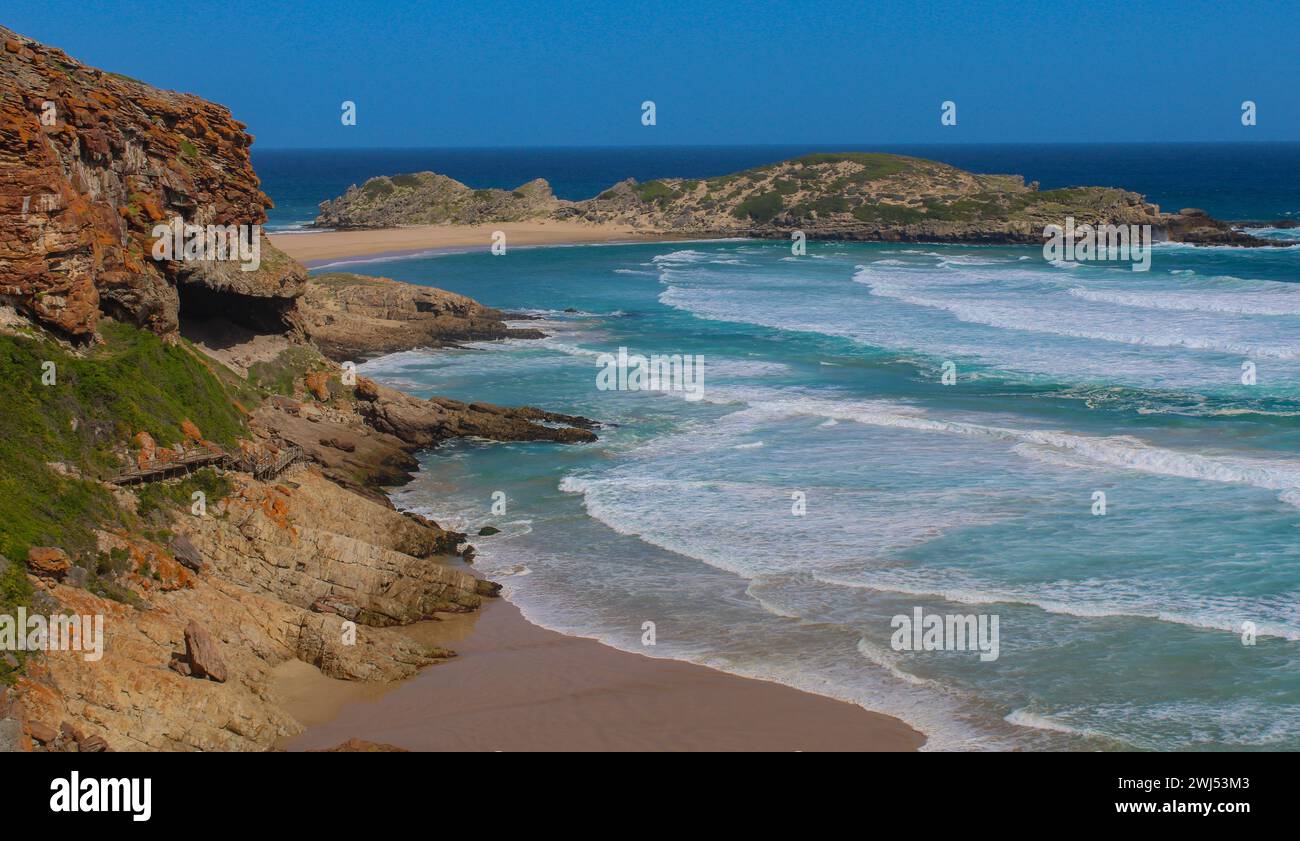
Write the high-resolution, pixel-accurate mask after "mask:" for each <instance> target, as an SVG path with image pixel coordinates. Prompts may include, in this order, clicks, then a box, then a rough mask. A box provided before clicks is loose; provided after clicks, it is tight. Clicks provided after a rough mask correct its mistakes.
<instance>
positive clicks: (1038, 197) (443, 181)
mask: <svg viewBox="0 0 1300 841" xmlns="http://www.w3.org/2000/svg"><path fill="white" fill-rule="evenodd" d="M1066 217H1073V218H1074V219H1075V220H1076V221H1077V222H1079V223H1089V224H1104V223H1110V224H1135V225H1151V226H1152V227H1153V229H1154V230H1155V231H1157V232H1159V234H1158V235H1159V236H1163V237H1165V238H1168V239H1173V240H1182V241H1188V242H1214V243H1233V244H1244V245H1266V244H1268V243H1266V242H1263V241H1260V240H1256V239H1255V238H1253V237H1250V236H1248V235H1246V234H1241V233H1238V232H1236V231H1234V230H1233V229H1232V227H1231V226H1230V225H1227V224H1226V223H1223V222H1220V221H1218V220H1214V219H1211V218H1209V217H1208V216H1205V215H1204V214H1203V213H1199V212H1198V213H1189V214H1169V213H1162V212H1161V211H1160V208H1159V207H1157V206H1155V205H1153V204H1150V203H1149V202H1147V201H1146V200H1145V199H1144V198H1143V197H1142V196H1141V195H1139V194H1137V193H1133V192H1129V191H1126V190H1119V189H1114V188H1109V187H1072V188H1068V189H1061V190H1041V191H1040V190H1039V189H1038V187H1037V184H1026V183H1025V181H1024V179H1023V178H1022V177H1021V176H1018V175H980V174H976V173H971V172H965V171H963V170H960V169H957V168H956V167H952V166H948V165H947V164H942V163H937V162H935V161H927V160H923V159H920V158H912V157H905V156H902V155H887V154H878V153H864V152H849V153H840V154H813V155H805V156H803V157H799V158H794V159H792V160H787V161H780V162H778V163H774V164H769V165H767V166H761V167H756V168H754V169H748V170H745V171H743V172H737V173H733V174H731V175H723V176H719V177H716V178H705V179H683V178H665V179H658V180H654V181H647V182H645V183H637V182H636V181H635V180H632V179H628V180H627V181H623V182H621V183H619V184H616V185H614V186H613V187H611V188H610V189H608V190H606V191H605V192H603V193H601V194H600V195H598V196H596V197H595V198H592V199H588V200H586V201H578V202H573V201H564V200H561V199H557V198H555V197H554V195H553V194H552V192H551V190H550V187H549V185H546V182H544V181H533V182H530V183H529V184H527V185H525V186H524V187H521V188H519V189H518V190H516V191H514V192H513V193H505V192H504V191H501V190H471V189H470V188H469V187H466V186H465V185H463V184H460V183H459V182H455V181H452V180H451V179H449V178H447V177H445V176H441V175H435V174H433V173H427V172H426V173H418V174H416V175H399V176H392V177H384V178H374V179H371V180H369V181H367V182H366V183H365V184H363V185H362V186H360V187H356V186H354V187H352V188H350V189H349V190H348V191H347V192H346V193H345V194H344V195H342V196H340V197H339V198H336V199H333V200H331V201H328V202H324V203H323V204H322V205H321V215H320V216H319V217H318V218H317V220H316V224H317V225H321V226H330V227H336V228H349V227H353V228H357V227H360V228H366V227H393V226H397V225H413V224H444V223H448V224H457V223H470V222H475V223H483V222H508V221H517V220H519V219H558V220H570V221H573V220H577V221H585V222H591V223H613V224H619V225H628V226H632V227H635V228H641V229H644V230H646V231H653V232H660V233H669V234H675V235H683V236H701V237H705V236H748V237H762V238H780V239H786V238H789V236H790V234H791V232H793V231H796V230H798V231H803V232H804V233H805V234H806V235H807V236H808V237H809V238H812V239H833V240H866V241H909V242H963V243H992V242H997V243H1026V244H1042V242H1043V228H1044V226H1046V225H1049V224H1056V225H1061V224H1064V220H1065V218H1066Z"/></svg>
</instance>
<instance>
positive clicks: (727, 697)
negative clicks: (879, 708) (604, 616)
mask: <svg viewBox="0 0 1300 841" xmlns="http://www.w3.org/2000/svg"><path fill="white" fill-rule="evenodd" d="M495 230H501V231H503V232H505V234H506V237H507V241H508V243H509V244H510V245H512V246H521V247H542V246H565V245H599V244H615V243H624V242H650V241H667V240H677V239H681V238H680V237H673V236H662V235H657V234H647V233H645V232H644V231H635V230H633V229H631V228H624V227H622V226H614V225H590V224H581V223H555V222H543V223H500V224H496V225H486V226H483V225H480V226H451V225H448V226H421V227H414V228H392V229H377V230H359V231H317V232H310V233H294V234H273V235H271V238H272V240H273V242H274V243H275V244H276V245H277V246H278V247H279V248H281V249H282V250H284V251H286V252H287V253H289V254H290V255H291V256H292V257H294V258H295V259H297V260H299V261H301V262H303V263H305V264H306V265H308V266H309V267H313V268H320V267H321V264H334V263H337V262H342V261H368V260H373V259H383V258H401V257H404V256H411V255H413V254H428V253H437V252H454V251H466V250H477V249H480V248H481V249H484V250H485V249H486V248H488V247H489V246H490V244H491V235H492V232H493V231H495ZM313 264H315V265H314V266H313ZM448 562H450V563H453V564H456V565H458V566H461V563H460V562H459V561H456V560H454V559H453V560H451V561H448ZM464 568H465V569H466V571H469V569H470V568H468V567H464ZM404 631H405V633H407V634H409V635H410V636H412V637H413V638H415V639H417V640H418V641H419V643H420V644H422V645H424V646H426V647H440V648H447V649H451V650H453V651H455V652H457V656H456V657H455V658H454V659H451V660H448V661H445V662H440V663H436V664H434V665H432V666H428V667H425V668H424V669H421V670H420V671H419V672H418V673H417V674H416V675H415V676H413V677H411V678H408V679H407V680H404V681H399V682H394V683H381V684H373V683H371V684H365V683H361V684H359V683H357V682H354V681H342V680H335V679H332V678H329V677H326V676H325V675H323V674H322V673H321V672H320V671H319V670H318V669H316V668H315V667H313V666H309V665H307V664H304V663H301V662H298V661H288V662H286V663H283V664H281V665H280V666H279V667H277V668H276V669H275V670H274V687H275V691H276V694H277V695H278V696H279V697H280V698H281V699H282V702H283V706H284V708H285V709H286V710H287V711H288V712H289V713H290V714H291V715H292V716H293V717H294V718H295V719H297V720H298V721H299V722H300V723H302V724H303V725H304V726H305V727H306V729H305V731H304V732H302V733H300V734H298V735H297V736H294V737H292V738H288V739H284V740H281V742H280V744H279V747H280V748H281V749H284V750H291V751H297V750H314V749H321V748H329V747H333V746H335V745H338V744H340V743H342V742H345V741H348V740H349V739H361V740H364V741H368V742H379V743H387V744H392V745H394V746H397V747H400V748H405V749H409V750H458V751H459V750H463V751H472V750H510V751H516V750H522V751H529V750H709V751H712V750H718V751H731V750H809V751H813V750H818V751H820V750H854V751H858V750H863V751H902V750H916V749H918V748H920V747H921V746H922V745H923V744H924V743H925V741H926V737H925V736H924V735H923V734H921V733H920V732H918V731H916V730H915V729H913V728H912V727H911V726H909V725H907V724H906V723H904V722H903V721H901V720H899V719H897V718H894V717H892V716H889V715H886V714H883V713H877V712H872V711H868V710H866V709H863V708H862V707H859V706H857V705H855V704H851V703H848V702H844V701H840V700H837V699H833V698H829V697H825V696H822V695H817V694H814V693H810V692H806V691H803V690H799V689H794V688H791V687H788V686H785V685H783V684H779V683H775V682H771V681H766V680H758V679H754V678H748V677H741V676H738V675H733V674H730V673H727V672H724V671H721V670H718V669H713V668H709V667H706V666H700V665H696V664H692V663H688V662H685V661H681V660H674V659H669V658H660V657H653V656H649V654H648V653H647V654H644V655H643V654H640V653H634V652H627V651H623V650H619V649H616V648H613V647H611V646H607V645H605V644H604V643H602V642H599V641H597V640H594V639H590V638H585V637H579V636H570V635H567V634H562V633H558V632H556V631H552V630H549V629H547V628H544V627H542V626H539V625H536V624H534V623H533V622H531V621H530V620H529V619H527V618H526V617H525V616H524V614H523V613H522V611H521V610H520V609H519V608H518V607H517V606H516V605H514V604H513V603H511V602H509V601H507V600H504V599H503V600H494V601H491V602H489V603H487V604H486V605H485V606H484V608H483V609H482V610H481V611H479V612H476V613H473V614H441V615H439V616H438V617H437V618H436V620H434V621H426V622H420V623H417V624H416V625H412V626H407V627H406V628H405V629H404Z"/></svg>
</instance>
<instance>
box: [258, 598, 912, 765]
mask: <svg viewBox="0 0 1300 841" xmlns="http://www.w3.org/2000/svg"><path fill="white" fill-rule="evenodd" d="M414 632H415V633H418V634H422V635H424V638H425V639H426V640H427V641H428V642H429V643H430V644H439V645H446V646H448V647H451V648H453V649H455V650H456V651H457V653H458V654H459V655H460V656H459V657H457V658H456V659H454V660H450V661H448V662H445V663H441V664H438V665H434V666H430V667H428V668H426V669H425V670H424V671H422V672H421V673H420V674H419V675H417V676H416V677H414V678H412V679H411V680H409V681H406V682H404V683H401V684H397V685H395V686H390V687H376V686H373V685H371V686H365V685H358V684H355V683H349V682H346V681H338V680H331V679H330V678H326V677H324V676H322V675H321V674H320V672H318V671H317V670H316V669H314V668H312V667H310V666H306V667H304V664H301V663H290V664H285V665H284V666H282V667H281V668H280V669H277V672H276V678H277V679H276V690H277V691H278V692H279V693H280V694H281V696H282V698H284V700H285V702H286V703H285V706H286V708H287V709H288V710H289V712H290V713H292V714H293V715H295V716H296V717H297V718H298V719H299V720H300V721H303V722H304V723H305V724H307V725H309V726H308V729H307V730H306V731H305V732H304V733H302V734H300V735H299V736H297V737H296V738H294V739H291V740H289V741H288V742H287V743H285V745H284V747H286V748H287V749H289V750H305V749H308V748H324V747H333V746H334V745H337V744H339V743H340V742H343V741H346V740H347V739H351V738H360V739H365V740H368V741H373V742H384V743H388V744H392V745H396V746H398V747H402V748H407V749H410V750H418V751H605V750H617V751H668V750H672V751H748V750H771V751H881V750H915V749H916V748H917V747H919V746H920V745H921V744H922V743H923V742H924V737H923V736H922V735H921V734H919V733H917V732H916V731H915V730H913V729H912V728H910V727H908V726H907V725H906V724H904V723H902V722H901V721H898V720H897V719H894V718H891V717H889V716H885V715H881V714H878V713H872V712H867V711H866V710H863V709H862V708H860V707H857V706H855V705H852V704H847V703H843V702H840V701H835V700H831V699H829V698H823V697H821V696H818V695H812V694H808V693H805V692H801V691H799V690H795V689H790V688H788V687H785V686H781V685H780V684H776V683H769V682H767V681H760V680H750V679H748V678H742V677H735V676H733V675H729V674H726V673H724V672H719V671H715V670H713V669H708V668H705V667H703V666H695V665H692V664H689V663H682V662H678V661H675V660H662V659H654V658H651V657H644V656H641V655H639V654H630V653H627V652H623V651H618V650H616V649H613V648H609V647H608V646H605V645H602V644H601V643H598V642H596V641H594V640H589V639H583V638H579V637H569V636H565V635H563V634H558V633H555V632H553V631H548V630H546V629H544V628H540V627H538V626H536V625H534V624H532V623H531V622H529V621H528V620H526V619H525V618H524V617H523V615H522V614H521V613H520V612H519V610H518V609H517V608H515V606H514V605H512V604H510V603H509V602H505V601H493V602H491V603H489V604H488V605H487V606H486V607H485V608H484V609H483V610H482V611H481V613H479V614H477V615H470V616H454V617H449V619H448V621H446V622H429V623H422V624H421V625H420V626H418V627H416V628H415V630H414Z"/></svg>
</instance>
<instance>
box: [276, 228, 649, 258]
mask: <svg viewBox="0 0 1300 841" xmlns="http://www.w3.org/2000/svg"><path fill="white" fill-rule="evenodd" d="M496 231H501V232H502V233H504V234H505V235H506V240H505V241H506V248H507V250H508V249H509V248H510V247H511V246H516V245H530V246H531V245H577V244H583V243H610V242H648V241H657V240H664V239H673V238H674V237H669V236H664V235H660V234H655V233H653V232H646V231H644V230H640V229H637V228H631V227H628V226H626V225H607V224H592V223H587V222H557V221H546V220H542V221H534V222H494V223H491V224H487V225H412V226H410V227H405V228H384V229H380V230H362V231H310V232H307V233H291V234H284V233H281V234H271V235H270V239H271V242H272V243H273V244H274V245H275V246H276V247H277V248H279V249H280V250H281V251H283V252H285V253H286V254H288V255H289V256H290V257H292V258H294V259H295V260H297V261H299V262H301V263H304V264H306V265H307V266H308V267H309V268H310V267H312V266H313V264H316V265H319V264H321V263H325V262H329V261H331V260H342V259H345V258H357V257H373V256H399V255H406V254H418V253H420V252H423V251H442V250H447V251H450V250H463V249H477V248H481V249H484V250H486V249H488V248H489V247H491V245H492V236H493V233H494V232H496Z"/></svg>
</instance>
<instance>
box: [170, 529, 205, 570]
mask: <svg viewBox="0 0 1300 841" xmlns="http://www.w3.org/2000/svg"><path fill="white" fill-rule="evenodd" d="M169 548H170V549H171V550H172V556H173V557H175V558H176V560H177V561H178V562H180V564H181V565H182V566H186V567H189V568H190V569H192V570H194V571H195V572H202V571H203V567H204V562H203V556H202V555H200V554H199V550H198V549H195V548H194V544H193V543H191V542H190V539H189V538H188V537H186V536H185V535H183V534H177V535H175V536H174V537H173V538H172V542H171V545H170V547H169Z"/></svg>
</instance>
